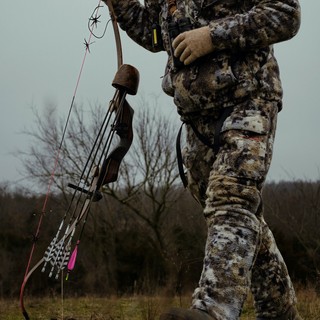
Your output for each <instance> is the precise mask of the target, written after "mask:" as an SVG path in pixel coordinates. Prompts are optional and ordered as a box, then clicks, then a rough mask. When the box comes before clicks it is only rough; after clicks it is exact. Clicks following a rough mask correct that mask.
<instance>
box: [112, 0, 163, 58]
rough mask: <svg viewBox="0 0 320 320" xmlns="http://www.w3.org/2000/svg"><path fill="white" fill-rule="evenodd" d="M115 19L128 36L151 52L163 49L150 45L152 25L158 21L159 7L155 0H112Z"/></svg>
mask: <svg viewBox="0 0 320 320" xmlns="http://www.w3.org/2000/svg"><path fill="white" fill-rule="evenodd" d="M112 3H113V6H114V11H115V14H116V16H117V21H118V23H119V25H120V27H121V29H123V30H124V31H126V33H127V34H128V36H129V37H130V38H131V39H132V40H133V41H135V42H136V43H137V44H139V45H140V46H142V47H144V48H145V49H147V50H149V51H153V52H158V51H162V50H164V48H163V47H162V46H160V47H157V48H154V47H153V46H152V26H153V25H154V24H155V23H159V14H160V8H159V4H158V1H157V0H146V1H145V3H144V5H142V4H141V3H140V2H139V0H112Z"/></svg>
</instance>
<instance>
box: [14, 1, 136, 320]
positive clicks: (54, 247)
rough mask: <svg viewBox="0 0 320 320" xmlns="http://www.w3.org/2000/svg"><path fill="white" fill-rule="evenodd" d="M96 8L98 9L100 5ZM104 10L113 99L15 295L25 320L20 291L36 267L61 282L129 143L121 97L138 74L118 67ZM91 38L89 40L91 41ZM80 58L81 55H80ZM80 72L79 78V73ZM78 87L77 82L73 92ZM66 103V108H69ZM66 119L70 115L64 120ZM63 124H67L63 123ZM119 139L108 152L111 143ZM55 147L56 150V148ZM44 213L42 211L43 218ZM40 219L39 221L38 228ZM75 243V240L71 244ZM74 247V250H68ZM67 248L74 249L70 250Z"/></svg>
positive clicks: (127, 110) (131, 90) (128, 112)
mask: <svg viewBox="0 0 320 320" xmlns="http://www.w3.org/2000/svg"><path fill="white" fill-rule="evenodd" d="M101 1H102V0H100V1H99V5H98V7H97V8H100V7H101V6H100V3H101ZM103 2H104V3H105V4H106V5H107V7H108V9H109V13H110V17H111V21H112V25H113V30H114V36H115V43H116V50H117V67H118V68H117V69H118V70H117V72H116V74H115V77H114V79H113V81H112V86H113V87H114V88H115V93H114V96H113V98H112V99H111V100H110V103H109V106H108V109H107V112H106V114H105V116H104V118H103V120H102V123H101V126H100V128H99V130H98V134H97V136H96V138H95V140H94V142H93V145H92V148H91V151H90V152H89V155H88V158H87V160H86V162H85V165H84V168H83V170H82V172H81V174H80V176H79V179H78V181H77V183H73V182H70V183H68V187H69V188H70V190H72V191H73V192H72V197H71V200H70V202H69V204H68V207H67V210H66V211H65V214H64V216H63V218H62V221H61V222H60V225H59V227H58V230H57V232H56V234H55V236H54V237H53V239H52V241H51V242H50V244H49V245H48V247H47V249H46V250H45V253H44V255H43V257H42V258H41V259H40V260H39V261H38V262H37V263H35V264H34V266H33V267H32V268H29V266H30V261H31V258H32V253H33V250H34V245H33V248H32V251H31V254H30V257H29V263H28V267H27V270H26V273H25V276H24V279H23V282H22V285H21V289H20V306H21V310H22V313H23V315H24V318H25V319H26V320H29V319H30V318H29V315H28V313H27V311H26V309H25V306H24V300H23V296H24V289H25V286H26V283H27V281H28V280H29V278H30V276H31V275H32V274H33V273H34V271H36V270H37V269H38V268H39V267H40V266H42V270H41V271H42V272H48V275H49V277H54V278H56V279H57V278H58V277H59V274H60V273H61V272H62V270H64V269H67V276H66V280H67V279H68V277H69V273H70V272H71V271H72V270H73V268H74V267H75V264H76V258H77V253H78V250H79V245H80V243H81V237H82V234H83V232H84V228H85V225H86V221H87V219H88V216H89V211H90V206H91V204H92V203H93V202H97V201H99V200H101V199H102V188H103V186H104V185H106V184H108V183H111V182H114V181H116V180H117V178H118V175H119V168H120V165H121V162H122V160H123V158H124V156H125V155H126V154H127V152H128V150H129V148H130V146H131V144H132V140H133V128H132V120H133V113H134V111H133V109H132V108H131V106H130V105H129V103H128V101H127V99H126V96H127V94H130V95H135V94H136V93H137V90H138V85H139V72H138V70H137V69H136V68H135V67H133V66H131V65H128V64H123V55H122V46H121V39H120V32H119V28H118V24H117V20H116V16H115V12H114V9H113V5H112V1H111V0H103ZM97 14H98V13H97V11H96V16H95V17H94V19H95V20H94V23H97V21H98V15H97ZM91 35H92V33H91V34H90V38H91ZM90 38H89V42H86V53H87V52H88V51H89V44H90ZM86 53H85V54H86ZM82 68H83V63H82V67H81V70H80V74H81V72H82ZM78 83H79V78H78V81H77V85H76V88H77V86H78ZM74 97H75V95H74V96H73V99H72V104H73V102H74ZM69 116H70V111H69V115H68V119H69ZM68 119H67V121H68ZM116 135H117V136H118V138H119V139H120V140H119V142H118V144H116V145H115V146H114V137H115V136H116ZM60 146H61V144H60ZM44 211H45V210H43V212H44ZM42 217H43V215H41V221H40V222H42ZM39 229H40V225H38V228H37V233H36V237H37V238H38V233H39ZM75 239H76V240H75ZM73 243H75V244H73ZM72 246H74V248H73V249H72Z"/></svg>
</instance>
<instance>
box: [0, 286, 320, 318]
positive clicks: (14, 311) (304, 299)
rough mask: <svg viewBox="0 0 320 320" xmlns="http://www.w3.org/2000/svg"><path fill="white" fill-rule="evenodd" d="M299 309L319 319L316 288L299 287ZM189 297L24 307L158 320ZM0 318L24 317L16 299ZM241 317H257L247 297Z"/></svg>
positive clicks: (3, 305) (45, 313)
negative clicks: (162, 313)
mask: <svg viewBox="0 0 320 320" xmlns="http://www.w3.org/2000/svg"><path fill="white" fill-rule="evenodd" d="M297 295H298V300H299V304H298V308H299V311H300V314H301V316H302V317H303V319H304V320H320V296H319V295H317V294H316V293H315V291H314V290H313V289H300V290H298V292H297ZM189 302H190V296H188V297H183V298H175V299H170V298H164V297H143V296H134V297H126V298H97V297H81V298H72V299H64V300H63V301H62V299H60V298H51V299H50V298H43V299H40V298H37V299H35V298H34V299H31V298H27V299H26V301H25V306H26V308H27V310H28V312H29V315H30V318H31V319H34V320H45V319H46V320H127V319H128V320H129V319H130V320H155V319H158V317H159V315H160V313H161V311H163V310H164V309H165V308H167V307H169V306H173V305H175V306H182V307H188V305H189ZM0 319H1V320H18V319H22V315H21V311H20V308H19V304H18V302H17V301H15V300H0ZM241 320H255V316H254V311H253V308H252V300H251V298H249V299H248V301H247V303H246V305H245V308H244V311H243V315H242V316H241Z"/></svg>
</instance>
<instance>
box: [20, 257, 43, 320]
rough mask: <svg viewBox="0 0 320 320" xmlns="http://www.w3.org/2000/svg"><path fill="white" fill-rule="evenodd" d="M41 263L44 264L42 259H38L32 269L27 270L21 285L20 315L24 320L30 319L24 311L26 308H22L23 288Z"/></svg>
mask: <svg viewBox="0 0 320 320" xmlns="http://www.w3.org/2000/svg"><path fill="white" fill-rule="evenodd" d="M43 262H44V258H42V259H40V260H39V261H38V262H37V263H36V264H35V265H34V266H33V268H32V269H31V270H29V272H28V273H27V274H26V276H25V277H24V279H23V282H22V285H21V289H20V307H21V311H22V314H23V316H24V318H25V319H26V320H29V319H30V318H29V315H28V312H27V310H26V308H25V306H24V300H23V294H24V288H25V286H26V284H27V282H28V280H29V278H30V276H31V275H32V274H33V272H34V271H36V270H37V269H38V268H39V267H40V266H41V265H42V263H43Z"/></svg>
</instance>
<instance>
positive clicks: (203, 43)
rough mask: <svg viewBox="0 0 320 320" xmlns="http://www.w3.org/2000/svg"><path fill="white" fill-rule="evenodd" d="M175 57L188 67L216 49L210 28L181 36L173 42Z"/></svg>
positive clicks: (192, 31) (195, 30) (184, 33)
mask: <svg viewBox="0 0 320 320" xmlns="http://www.w3.org/2000/svg"><path fill="white" fill-rule="evenodd" d="M172 47H173V49H174V55H175V57H177V58H179V59H180V61H181V62H183V63H184V64H185V65H188V64H190V63H192V62H193V61H195V60H196V59H198V58H200V57H202V56H205V55H206V54H208V53H211V52H212V51H213V49H214V47H213V43H212V40H211V36H210V29H209V27H208V26H206V27H202V28H198V29H193V30H190V31H186V32H183V33H181V34H179V35H178V36H177V37H176V38H175V39H174V41H173V42H172Z"/></svg>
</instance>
